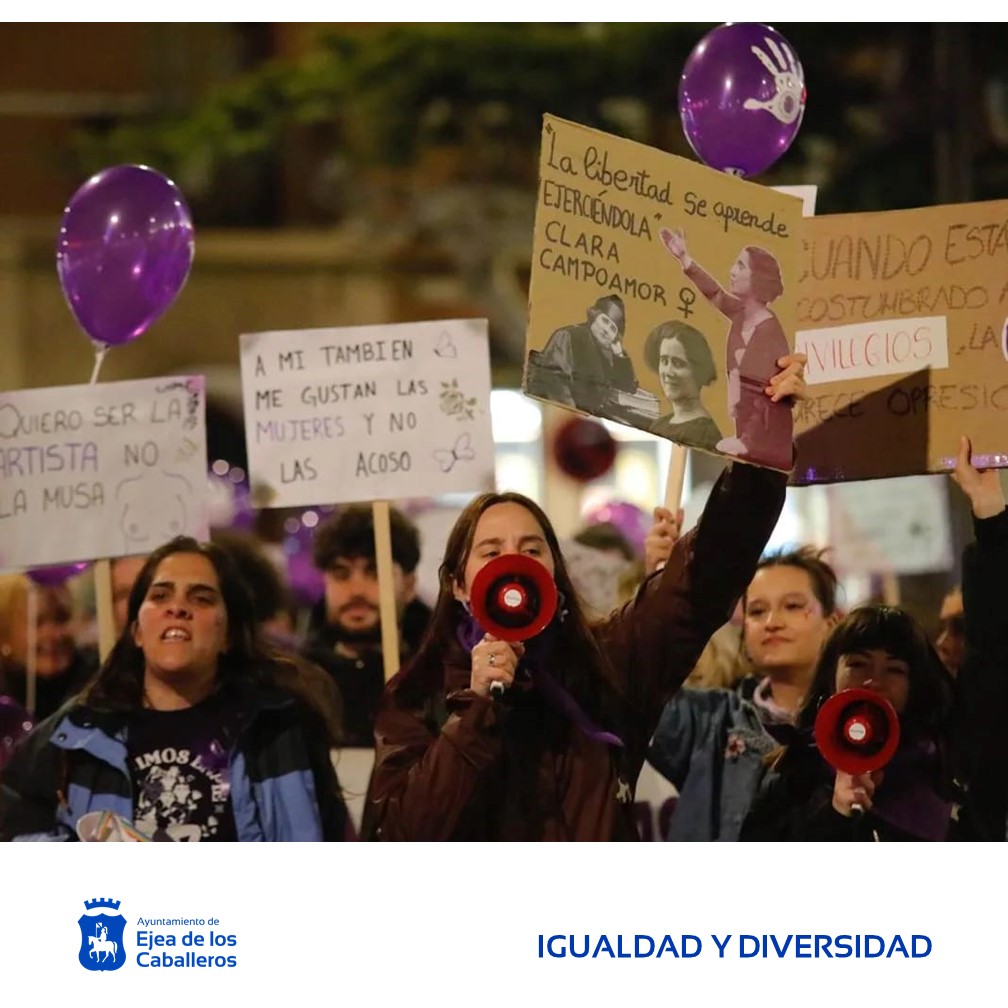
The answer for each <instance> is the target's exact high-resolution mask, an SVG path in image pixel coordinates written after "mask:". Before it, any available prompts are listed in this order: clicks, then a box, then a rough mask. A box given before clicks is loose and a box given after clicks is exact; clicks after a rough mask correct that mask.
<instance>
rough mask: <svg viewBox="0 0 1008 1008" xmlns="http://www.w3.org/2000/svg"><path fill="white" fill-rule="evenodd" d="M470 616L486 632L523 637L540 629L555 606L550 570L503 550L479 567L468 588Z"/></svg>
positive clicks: (508, 637) (506, 637) (514, 638)
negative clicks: (474, 618)
mask: <svg viewBox="0 0 1008 1008" xmlns="http://www.w3.org/2000/svg"><path fill="white" fill-rule="evenodd" d="M470 605H471V606H472V613H473V616H475V617H476V620H477V622H478V623H479V624H480V626H481V627H483V629H484V630H486V631H487V633H491V634H493V635H494V637H498V638H499V639H500V640H505V641H523V640H528V639H529V638H530V637H535V635H536V634H539V633H542V632H543V630H545V629H546V627H548V626H549V624H550V620H552V619H553V615H554V613H555V612H556V608H557V590H556V584H555V583H554V581H553V578H552V577H551V576H550V572H549V571H548V570H546V568H545V567H544V566H543V565H542V564H541V563H539V561H538V560H536V559H535V558H533V557H530V556H526V555H525V554H524V553H505V554H503V555H502V556H499V557H494V559H493V560H491V561H490V562H489V563H488V564H486V565H485V566H484V567H481V568H480V570H479V572H478V573H477V574H476V577H474V578H473V583H472V591H471V592H470Z"/></svg>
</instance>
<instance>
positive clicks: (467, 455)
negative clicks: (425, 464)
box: [434, 434, 476, 473]
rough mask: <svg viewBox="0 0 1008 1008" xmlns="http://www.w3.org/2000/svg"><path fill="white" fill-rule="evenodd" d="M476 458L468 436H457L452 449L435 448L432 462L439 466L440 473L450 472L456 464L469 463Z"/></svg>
mask: <svg viewBox="0 0 1008 1008" xmlns="http://www.w3.org/2000/svg"><path fill="white" fill-rule="evenodd" d="M474 458H476V452H475V451H473V447H472V443H471V442H470V440H469V435H468V434H459V436H458V437H457V438H456V439H455V447H454V448H435V449H434V460H435V461H436V462H437V464H438V465H439V466H441V472H443V473H447V472H451V471H452V469H454V468H455V463H456V462H463V461H465V462H470V461H472V459H474Z"/></svg>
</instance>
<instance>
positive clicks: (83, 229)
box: [56, 165, 193, 346]
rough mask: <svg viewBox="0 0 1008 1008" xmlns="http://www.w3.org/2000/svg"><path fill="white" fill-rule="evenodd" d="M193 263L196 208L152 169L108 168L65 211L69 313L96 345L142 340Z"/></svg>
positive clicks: (61, 249) (61, 244)
mask: <svg viewBox="0 0 1008 1008" xmlns="http://www.w3.org/2000/svg"><path fill="white" fill-rule="evenodd" d="M192 260H193V225H192V219H191V218H190V216H189V207H188V206H186V201H185V198H184V197H183V196H182V193H181V191H180V190H179V189H178V187H177V186H176V185H175V183H174V182H172V181H171V180H170V179H167V178H165V177H164V175H162V174H160V172H156V171H154V169H152V168H147V167H146V166H144V165H116V166H115V167H113V168H105V169H104V170H103V171H100V172H98V174H97V175H93V176H92V177H91V178H89V179H88V180H87V182H85V183H84V185H82V186H81V187H80V188H79V189H78V190H77V192H75V193H74V194H73V196H72V197H71V199H70V202H69V203H68V204H67V207H66V209H65V210H64V211H63V221H62V224H61V225H60V232H59V239H58V241H57V243H56V271H57V272H58V273H59V279H60V286H61V287H62V288H63V294H64V296H65V297H66V300H67V304H69V305H70V310H71V311H72V312H73V314H74V316H75V318H76V319H77V321H78V322H79V323H80V326H81V328H82V329H83V330H84V332H86V333H87V334H88V336H90V337H91V339H92V340H93V341H95V342H96V343H102V344H104V345H105V346H119V345H120V344H123V343H129V342H130V341H131V340H135V339H136V338H137V337H138V336H139V335H140V334H141V333H142V332H143V331H144V330H145V329H146V328H147V327H148V326H149V325H150V324H151V323H152V322H153V321H154V320H155V319H157V318H159V317H160V316H161V315H162V314H163V313H164V311H165V310H166V309H167V308H168V306H169V305H170V304H171V303H172V301H174V300H175V297H176V296H177V295H178V292H179V291H180V290H181V289H182V287H183V285H184V284H185V282H186V277H187V276H188V275H189V267H190V266H191V265H192Z"/></svg>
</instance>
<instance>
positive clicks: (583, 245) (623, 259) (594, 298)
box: [524, 116, 802, 469]
mask: <svg viewBox="0 0 1008 1008" xmlns="http://www.w3.org/2000/svg"><path fill="white" fill-rule="evenodd" d="M801 216H802V203H801V201H800V200H799V199H796V198H794V197H792V196H788V195H784V194H782V193H778V192H775V191H774V190H772V189H770V188H767V187H764V186H759V185H755V184H753V183H750V182H745V181H743V180H741V179H738V178H735V177H733V176H730V175H726V174H724V173H722V172H717V171H714V170H712V169H710V168H707V167H705V166H703V165H700V164H697V163H696V162H693V161H688V160H686V159H684V158H679V157H675V156H674V155H671V154H666V153H664V152H662V151H659V150H655V149H654V148H651V147H646V146H643V145H641V144H637V143H633V142H632V141H629V140H624V139H621V138H618V137H614V136H610V135H608V134H605V133H600V132H598V131H596V130H591V129H587V128H586V127H583V126H578V125H575V124H573V123H569V122H565V121H564V120H562V119H557V118H554V117H552V116H547V117H546V120H545V124H544V128H543V143H542V153H541V158H540V184H539V201H538V206H537V211H536V223H535V239H534V247H533V254H532V276H531V283H530V305H529V326H528V337H527V351H528V354H527V359H526V369H525V379H524V390H525V392H526V393H527V394H528V395H530V396H533V397H536V398H539V399H544V400H547V401H549V402H554V403H557V404H558V405H561V406H565V407H567V408H569V409H574V410H578V411H580V412H584V413H589V414H592V415H593V416H601V417H605V418H607V419H609V420H615V421H618V422H620V423H625V424H628V425H630V426H633V427H638V428H640V429H641V430H647V431H650V432H651V433H654V434H658V435H661V436H662V437H666V438H668V439H669V440H671V441H675V442H677V443H679V444H683V445H687V446H689V447H692V448H700V449H702V450H704V451H707V452H712V453H714V454H720V455H728V456H732V457H737V458H741V459H743V460H744V461H747V462H752V463H755V464H758V465H764V466H769V467H771V468H778V469H790V468H791V460H792V450H791V435H792V419H791V411H790V408H789V407H788V405H786V404H783V403H776V404H775V403H771V402H770V399H769V397H767V396H766V395H764V393H763V389H764V388H765V387H766V385H767V383H768V382H769V379H770V377H771V376H772V375H773V374H775V373H776V372H777V370H778V368H777V365H776V361H777V360H778V358H780V357H781V356H783V355H784V354H786V353H789V352H790V346H789V335H790V334H791V333H793V332H794V330H795V325H794V322H795V306H796V300H797V293H796V290H797V279H798V264H799V254H800V241H801Z"/></svg>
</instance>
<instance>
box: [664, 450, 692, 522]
mask: <svg viewBox="0 0 1008 1008" xmlns="http://www.w3.org/2000/svg"><path fill="white" fill-rule="evenodd" d="M688 454H689V449H688V448H686V447H684V446H683V445H679V444H674V445H672V458H671V459H670V460H669V467H668V476H666V478H665V507H667V508H668V509H669V511H671V512H672V514H673V515H675V513H676V511H678V510H679V505H680V504H681V503H682V492H683V483H684V482H685V481H686V459H687V456H688Z"/></svg>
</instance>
